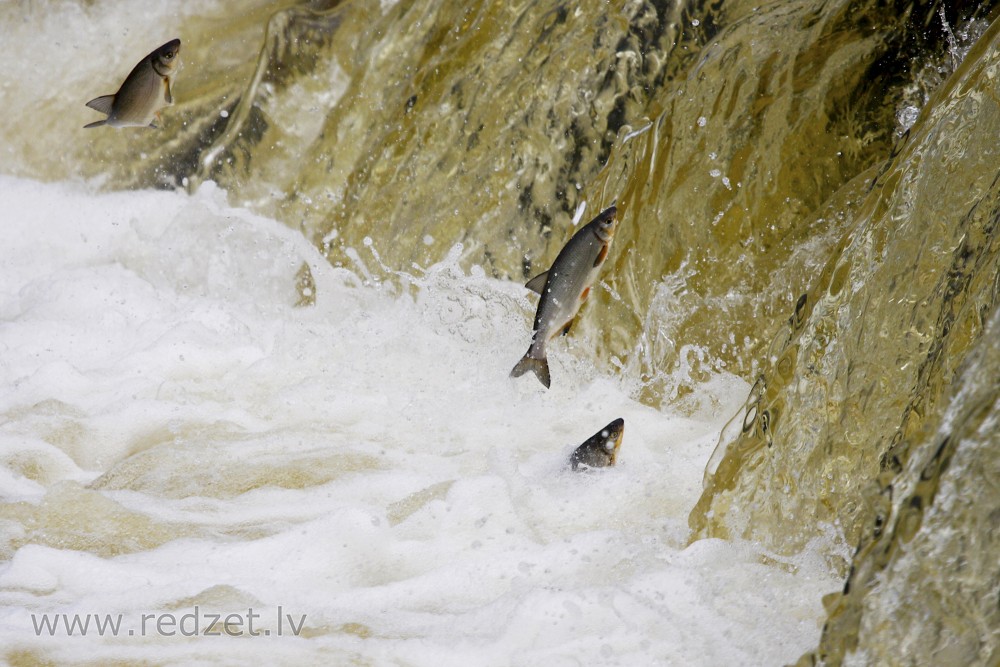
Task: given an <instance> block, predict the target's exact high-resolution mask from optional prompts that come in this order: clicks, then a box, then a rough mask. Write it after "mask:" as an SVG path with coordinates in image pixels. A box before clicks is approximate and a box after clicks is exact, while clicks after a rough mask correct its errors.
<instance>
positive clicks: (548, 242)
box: [4, 0, 1000, 665]
mask: <svg viewBox="0 0 1000 667" xmlns="http://www.w3.org/2000/svg"><path fill="white" fill-rule="evenodd" d="M385 4H386V6H385V7H383V4H382V3H379V2H361V1H349V2H340V3H322V2H312V3H302V4H295V3H291V2H288V3H264V2H256V3H249V4H246V3H241V4H240V11H239V12H238V14H237V15H236V16H235V17H234V18H233V19H232V20H227V21H225V22H220V21H218V20H208V19H204V20H200V19H197V18H191V19H188V20H187V22H186V23H185V24H184V25H183V30H182V32H183V38H184V41H185V47H184V53H183V57H184V60H185V62H186V63H187V69H186V70H185V71H183V72H182V74H181V75H180V77H179V79H178V83H177V85H176V87H175V91H174V92H175V97H176V99H177V100H178V102H179V103H178V105H177V106H176V107H174V108H172V109H170V110H168V113H167V114H166V117H165V122H164V127H163V132H162V133H160V134H155V135H154V134H151V133H146V134H141V133H137V134H136V136H135V141H133V142H132V143H128V144H123V143H122V142H120V141H116V140H115V137H113V136H112V135H110V134H106V135H104V136H101V137H98V138H96V139H95V141H94V142H93V143H88V144H78V145H73V146H68V147H67V146H60V147H53V146H46V145H45V144H44V142H41V143H39V141H38V140H37V139H36V138H34V137H31V138H28V137H5V138H4V139H5V141H7V142H8V151H11V152H13V153H15V154H17V155H19V156H29V157H31V158H32V159H31V160H26V161H24V163H26V164H32V165H34V166H33V167H32V168H31V169H27V168H26V170H25V172H24V173H25V175H29V176H33V177H38V178H53V179H54V178H65V177H67V176H70V175H74V174H78V173H83V174H84V175H86V176H99V175H105V176H106V177H107V184H108V186H109V187H115V188H117V187H134V186H155V187H175V186H180V187H188V188H191V189H196V188H197V187H198V186H199V184H201V183H203V182H205V181H206V180H214V181H217V182H218V183H219V184H220V185H221V186H222V187H224V188H226V189H227V190H228V191H229V192H230V194H231V199H232V201H234V202H235V203H244V204H246V205H247V206H250V207H252V208H254V209H257V210H260V211H262V212H265V213H267V214H269V215H273V216H275V217H277V218H278V219H280V220H283V221H284V222H286V223H287V224H288V225H289V226H291V227H293V228H296V229H299V230H301V231H302V233H303V234H305V235H306V236H307V238H309V239H310V240H312V241H313V242H314V243H315V244H316V245H317V246H318V247H320V248H321V249H322V250H323V252H324V253H325V255H326V256H327V258H328V259H329V260H330V261H331V262H332V263H334V264H336V265H341V264H343V265H348V266H352V262H353V260H352V258H351V252H350V249H354V248H359V247H362V246H363V245H364V244H365V243H366V240H368V239H370V244H371V245H372V247H374V248H375V249H377V251H378V252H379V255H380V256H381V259H382V262H384V264H385V266H386V267H387V268H388V269H390V270H393V269H402V270H410V268H411V266H412V264H413V263H416V264H418V265H421V266H427V265H429V264H431V263H433V262H435V261H438V260H440V259H441V258H442V257H444V255H445V254H446V252H447V250H448V249H449V248H451V247H452V246H453V245H454V244H455V243H458V242H460V243H462V244H463V248H464V251H463V252H464V255H463V261H464V262H465V263H466V264H467V265H471V264H479V265H481V266H483V267H484V268H485V269H486V270H487V272H491V273H492V274H494V275H495V276H497V277H501V278H509V279H511V280H515V281H523V280H524V279H525V278H527V277H530V276H531V275H534V273H537V272H538V271H539V270H541V269H543V268H545V267H546V265H547V264H546V263H547V262H549V261H551V259H552V258H553V257H554V255H555V253H556V252H557V250H558V248H559V247H560V246H561V245H562V243H564V242H565V240H566V239H567V238H568V237H569V236H570V235H571V233H572V224H571V221H572V219H573V216H574V214H575V212H576V211H577V209H578V207H579V206H580V205H581V204H582V203H584V202H585V203H586V204H587V214H585V217H587V216H588V215H589V214H592V213H593V212H596V211H597V210H599V209H600V208H602V207H604V206H606V205H608V204H610V203H611V202H612V201H614V202H616V203H617V205H618V207H619V210H620V211H622V212H623V213H622V224H621V226H620V230H619V232H618V236H617V239H616V241H615V245H614V247H613V250H612V254H611V257H610V259H609V263H608V266H607V269H606V271H605V273H604V275H603V280H604V282H605V284H606V289H602V290H599V291H598V293H596V294H595V296H594V297H592V299H591V301H592V302H593V303H591V304H590V305H589V306H588V308H587V309H585V311H584V319H583V321H582V322H581V323H580V324H578V325H577V330H576V331H575V333H574V335H575V336H577V337H579V338H580V339H582V340H584V341H586V342H587V343H588V345H589V348H590V349H592V350H593V356H594V359H595V360H596V361H597V363H598V364H599V365H601V366H602V367H603V368H604V369H605V370H606V371H608V372H618V373H621V374H624V375H625V376H626V377H627V378H629V379H631V380H633V381H635V383H636V386H637V390H636V391H637V392H638V393H639V395H640V396H641V398H642V400H643V401H644V402H646V403H648V404H649V405H652V406H655V407H664V408H667V407H669V408H672V409H686V408H688V407H690V405H689V400H690V399H691V397H692V396H693V393H692V389H693V388H694V387H695V386H697V385H698V383H700V382H702V381H705V380H706V379H708V378H710V377H711V375H712V373H713V372H714V371H717V370H723V369H724V370H727V371H729V372H732V373H735V374H737V375H740V376H742V377H744V378H745V379H747V380H748V382H751V383H756V384H755V386H754V390H753V392H752V393H751V395H750V397H749V398H748V401H747V405H746V408H745V410H744V411H743V412H742V413H741V414H739V415H737V416H736V417H735V418H734V421H733V422H732V424H731V426H730V428H729V429H727V431H726V432H725V433H724V435H723V440H722V442H721V443H720V445H719V448H718V450H717V451H716V454H715V455H714V456H713V458H712V461H711V463H710V466H709V469H708V470H707V471H706V475H705V489H704V493H703V495H702V497H701V500H700V502H699V503H698V506H697V507H696V508H695V509H694V511H693V512H692V514H691V517H690V525H691V527H692V529H693V539H698V538H699V537H704V536H719V537H736V536H739V537H746V538H750V539H753V540H756V541H759V542H760V543H762V544H764V545H766V546H767V548H769V549H771V550H773V551H775V552H778V553H786V554H792V553H795V552H797V551H798V550H800V549H802V548H803V547H804V546H805V545H806V544H808V543H809V542H810V540H813V539H814V538H816V537H818V536H821V535H827V534H830V533H831V532H832V533H839V534H842V535H843V537H844V539H845V540H846V542H847V543H848V544H849V545H851V546H852V547H855V546H856V547H857V552H856V554H855V556H854V558H853V559H852V560H851V562H844V561H843V560H842V559H838V558H837V557H836V556H835V555H834V554H831V555H830V565H831V567H832V568H835V569H837V570H838V571H839V572H841V573H842V574H843V576H844V577H845V583H846V585H845V593H844V594H843V595H842V596H833V597H832V598H830V599H829V600H828V610H829V612H830V616H829V619H828V623H827V627H826V630H825V632H824V635H823V637H822V640H821V642H820V645H819V646H818V647H817V649H816V652H815V653H814V654H812V655H809V656H804V657H803V662H805V663H808V662H809V661H810V660H815V661H819V662H823V663H826V664H839V663H841V662H844V661H845V660H854V661H855V662H854V663H852V664H857V663H859V662H860V663H862V664H891V663H899V664H984V665H985V664H996V662H995V661H996V660H997V656H998V652H1000V605H998V595H1000V570H998V568H997V555H996V554H997V553H1000V552H998V549H997V547H998V545H997V542H996V540H997V538H996V537H995V535H994V532H995V527H996V526H997V525H998V521H1000V487H998V486H997V479H1000V477H998V475H997V473H998V472H1000V470H998V465H1000V436H998V435H997V433H998V429H997V426H998V419H1000V415H998V413H1000V403H998V402H1000V385H998V381H1000V380H998V378H1000V357H998V346H1000V342H998V341H1000V338H998V336H1000V321H998V317H1000V315H998V296H1000V271H998V267H1000V233H998V228H997V227H998V220H1000V150H998V148H997V139H996V138H997V136H1000V88H998V86H1000V83H998V82H1000V56H998V54H1000V27H998V25H1000V24H997V23H996V18H997V9H996V8H995V7H994V6H993V5H992V4H990V3H963V2H951V3H949V2H923V3H920V2H903V1H897V2H875V1H874V0H868V1H865V0H858V1H855V2H847V1H846V0H842V1H830V2H816V1H813V2H807V1H804V0H803V1H785V0H775V1H772V2H756V3H753V2H742V1H733V2H725V3H707V2H705V3H698V2H689V3H672V2H612V3H605V2H581V3H574V4H572V5H567V4H566V3H557V2H493V3H487V2H482V3H454V2H444V1H443V0H416V1H414V2H399V3H396V4H392V5H389V3H385ZM5 11H8V12H10V11H14V10H13V9H7V10H5ZM29 11H30V10H29ZM109 76H110V75H109ZM97 83H98V84H99V85H101V86H106V87H109V90H108V91H105V90H103V89H98V90H94V91H92V92H93V93H94V94H95V95H96V94H99V93H101V92H110V89H111V88H110V86H111V85H113V82H112V81H111V80H110V79H109V81H106V82H97ZM94 85H97V84H94ZM79 97H80V95H79V94H78V91H77V90H68V91H57V92H56V93H55V94H54V95H52V96H48V97H40V98H39V100H38V103H37V105H38V106H37V109H36V112H37V113H39V114H40V117H45V116H46V114H49V115H53V114H55V113H57V110H58V112H59V113H65V111H63V110H62V109H63V107H67V108H68V107H70V106H71V105H74V104H78V103H79V104H82V101H81V100H79V99H77V98H79ZM83 98H84V99H85V98H86V95H83ZM86 120H90V118H87V119H83V122H85V121H86ZM81 124H82V123H81ZM164 137H166V140H164ZM32 169H33V171H32ZM579 347H580V348H583V347H585V346H579ZM677 369H682V370H684V371H685V372H684V373H681V374H678V373H676V372H675V371H676V370H677Z"/></svg>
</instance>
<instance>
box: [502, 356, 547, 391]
mask: <svg viewBox="0 0 1000 667" xmlns="http://www.w3.org/2000/svg"><path fill="white" fill-rule="evenodd" d="M530 355H531V351H530V350H529V351H528V353H527V354H525V355H524V356H523V357H521V361H519V362H517V365H516V366H514V369H513V370H512V371H511V372H510V376H511V377H512V378H517V377H521V376H522V375H524V374H525V373H527V372H528V371H531V372H532V373H534V374H535V377H537V378H538V381H539V382H541V383H542V384H544V385H545V388H546V389H548V387H549V386H550V384H551V379H550V378H549V360H548V359H546V358H545V357H542V358H541V359H536V358H534V357H532V356H530Z"/></svg>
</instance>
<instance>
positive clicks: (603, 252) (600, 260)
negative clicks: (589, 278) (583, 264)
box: [594, 243, 608, 267]
mask: <svg viewBox="0 0 1000 667" xmlns="http://www.w3.org/2000/svg"><path fill="white" fill-rule="evenodd" d="M607 258H608V244H607V243H605V244H604V245H603V246H601V252H599V253H597V259H595V260H594V266H595V267H597V266H600V265H601V264H603V263H604V260H606V259H607Z"/></svg>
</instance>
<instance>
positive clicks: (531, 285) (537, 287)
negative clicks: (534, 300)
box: [524, 271, 549, 294]
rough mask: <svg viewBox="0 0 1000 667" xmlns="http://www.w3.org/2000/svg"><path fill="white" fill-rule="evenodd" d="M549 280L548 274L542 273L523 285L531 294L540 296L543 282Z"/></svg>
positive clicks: (546, 272)
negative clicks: (534, 293)
mask: <svg viewBox="0 0 1000 667" xmlns="http://www.w3.org/2000/svg"><path fill="white" fill-rule="evenodd" d="M548 279H549V272H548V271H542V272H541V273H539V274H538V275H537V276H535V277H534V278H532V279H531V280H529V281H528V282H526V283H524V286H525V287H527V288H528V289H530V290H531V291H532V292H536V293H538V294H541V293H542V291H543V290H544V289H545V281H546V280H548Z"/></svg>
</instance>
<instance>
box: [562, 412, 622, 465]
mask: <svg viewBox="0 0 1000 667" xmlns="http://www.w3.org/2000/svg"><path fill="white" fill-rule="evenodd" d="M623 435H625V420H624V419H622V418H621V417H619V418H618V419H616V420H614V421H613V422H611V423H610V424H608V425H607V426H605V427H604V428H602V429H601V430H600V431H598V432H597V433H595V434H594V435H592V436H590V438H588V439H587V442H585V443H583V444H582V445H580V446H579V447H577V448H576V450H575V451H574V452H573V454H572V455H571V456H570V457H569V462H570V465H572V466H573V470H577V469H578V467H579V466H585V467H586V468H605V467H607V466H613V465H614V464H615V461H616V460H617V459H618V448H619V447H621V445H622V436H623Z"/></svg>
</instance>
